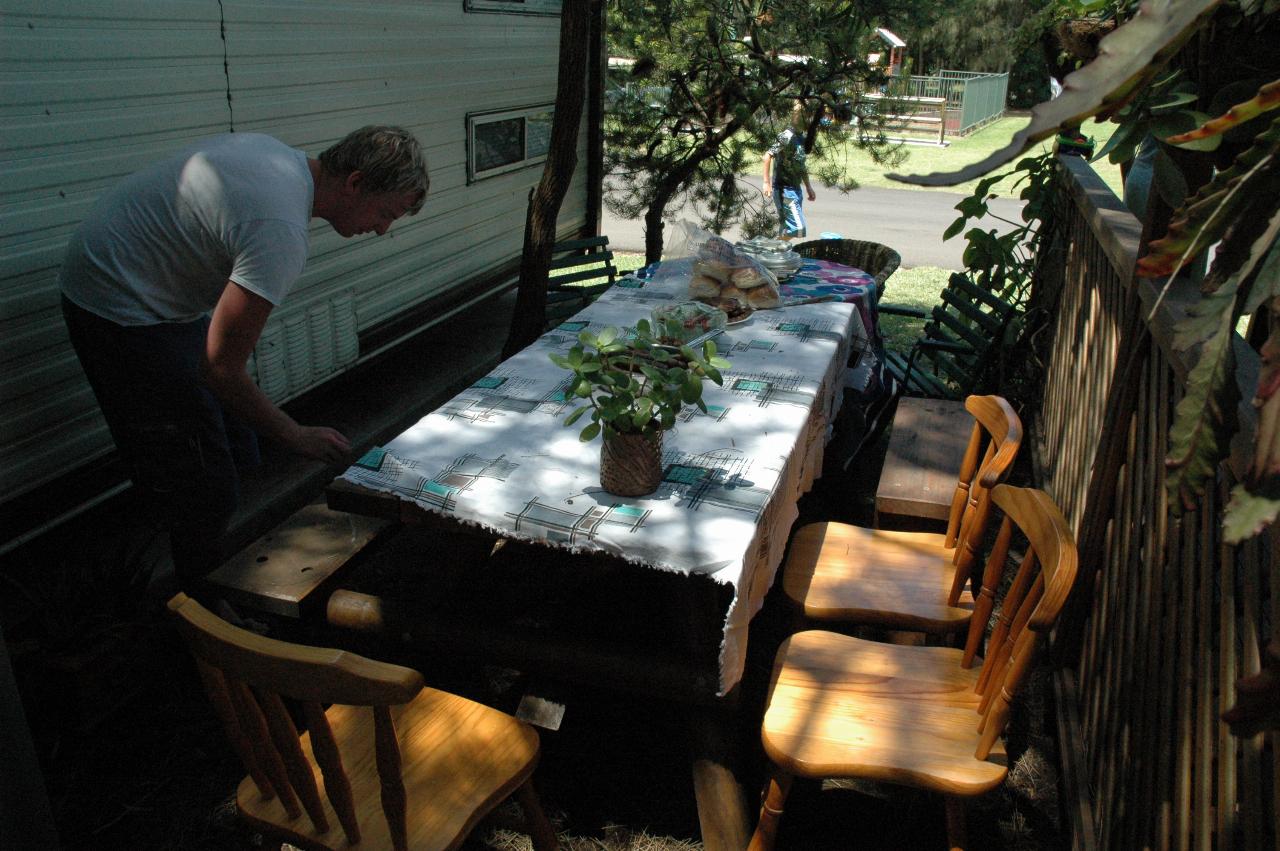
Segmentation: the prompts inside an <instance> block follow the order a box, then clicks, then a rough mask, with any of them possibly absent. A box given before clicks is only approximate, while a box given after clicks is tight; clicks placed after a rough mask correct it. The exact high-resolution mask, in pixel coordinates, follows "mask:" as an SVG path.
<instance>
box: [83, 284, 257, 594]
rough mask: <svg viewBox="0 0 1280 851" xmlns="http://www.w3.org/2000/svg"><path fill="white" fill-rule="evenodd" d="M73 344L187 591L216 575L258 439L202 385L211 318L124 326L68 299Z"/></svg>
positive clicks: (253, 461)
mask: <svg viewBox="0 0 1280 851" xmlns="http://www.w3.org/2000/svg"><path fill="white" fill-rule="evenodd" d="M62 314H63V317H64V318H65V319H66V322H67V329H68V331H70V333H71V343H72V345H73V346H74V347H75V351H76V355H77V357H79V359H80V364H81V366H83V367H84V371H85V374H86V375H87V376H88V378H89V384H90V386H91V387H92V388H93V393H94V396H95V397H96V398H97V400H98V405H99V407H100V408H101V409H102V414H103V416H104V417H105V418H106V420H107V425H108V427H109V428H110V429H111V436H112V438H113V439H114V440H115V443H116V448H117V449H118V450H119V452H120V456H121V458H123V460H124V461H125V463H126V465H127V466H128V470H129V473H130V476H131V477H132V478H133V483H134V485H136V486H137V487H138V488H139V490H140V491H141V492H142V493H143V495H144V496H145V497H146V498H147V499H148V501H149V502H150V503H151V508H152V510H154V511H155V512H157V514H158V516H159V517H160V519H161V521H162V522H163V523H164V525H165V526H166V527H167V528H168V529H169V534H170V540H171V542H172V546H173V562H174V570H175V572H176V573H177V576H178V582H179V584H180V585H181V586H182V587H183V589H184V590H188V591H192V590H196V586H197V585H198V581H199V579H200V578H201V577H202V576H204V574H206V573H207V572H209V571H210V570H212V569H213V568H214V567H215V566H216V560H215V559H216V553H217V549H216V542H217V539H218V537H219V536H220V535H221V534H222V533H223V532H224V531H225V530H226V528H227V524H228V522H230V520H231V515H232V513H233V512H234V511H235V508H236V504H237V503H238V501H239V497H240V477H239V474H238V472H237V465H239V466H250V465H253V464H256V463H257V462H258V457H259V456H258V446H257V440H256V437H255V436H254V434H253V432H252V431H250V430H249V429H248V428H246V427H245V426H244V425H242V424H241V423H239V422H238V421H236V420H234V419H233V418H231V417H230V416H229V415H227V414H225V412H224V411H223V410H222V406H221V405H220V404H219V403H218V400H217V399H216V398H214V396H213V394H212V393H211V392H210V391H209V390H208V388H207V387H205V386H204V385H203V384H202V383H201V382H200V360H201V356H202V353H203V351H204V347H205V338H206V336H207V334H208V328H209V321H208V319H207V318H204V319H199V320H196V321H194V322H167V323H162V324H158V325H145V326H123V325H117V324H116V323H114V322H111V321H110V320H107V319H103V318H102V317H100V316H97V315H96V314H94V313H91V312H89V311H87V310H84V309H83V308H81V307H79V306H77V305H75V304H73V303H72V302H71V301H69V300H68V299H66V298H65V297H64V298H63V299H62Z"/></svg>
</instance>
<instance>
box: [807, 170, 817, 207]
mask: <svg viewBox="0 0 1280 851" xmlns="http://www.w3.org/2000/svg"><path fill="white" fill-rule="evenodd" d="M804 189H805V192H807V193H808V194H809V200H810V201H812V200H814V199H815V198H817V197H818V196H817V195H816V194H814V191H813V186H812V185H811V184H810V183H809V172H807V171H806V172H805V173H804Z"/></svg>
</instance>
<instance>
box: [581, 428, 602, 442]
mask: <svg viewBox="0 0 1280 851" xmlns="http://www.w3.org/2000/svg"><path fill="white" fill-rule="evenodd" d="M599 433H600V424H599V423H592V424H591V425H589V426H587V427H586V428H584V429H583V430H582V433H581V434H579V435H578V440H581V441H582V442H583V443H586V442H587V441H588V440H591V439H592V438H593V437H595V436H596V435H597V434H599Z"/></svg>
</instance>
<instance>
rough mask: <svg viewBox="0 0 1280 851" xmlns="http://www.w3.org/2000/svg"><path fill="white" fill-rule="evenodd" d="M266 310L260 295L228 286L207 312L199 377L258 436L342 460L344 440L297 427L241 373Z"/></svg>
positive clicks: (316, 455)
mask: <svg viewBox="0 0 1280 851" xmlns="http://www.w3.org/2000/svg"><path fill="white" fill-rule="evenodd" d="M271 307H272V305H271V302H269V301H267V300H266V299H265V298H263V297H262V296H260V295H257V294H256V293H252V292H250V291H249V290H246V289H245V288H244V287H242V286H240V285H239V284H237V283H235V282H233V281H228V282H227V286H226V289H224V290H223V293H222V298H221V299H219V300H218V305H217V307H215V308H214V309H213V317H212V318H211V320H210V323H209V337H208V339H207V340H206V342H205V356H204V361H203V363H202V364H201V375H202V377H203V378H204V381H205V383H206V384H208V386H209V388H210V389H211V390H212V391H213V393H214V395H215V396H217V397H218V400H219V401H220V402H222V404H223V405H224V406H226V408H227V410H229V411H231V413H233V414H235V416H236V417H238V418H239V419H240V420H241V421H242V422H244V423H245V424H246V425H248V426H249V427H250V428H252V429H253V430H254V431H256V432H258V433H259V434H261V435H262V436H264V437H266V438H268V439H269V440H275V441H278V442H280V443H283V444H284V445H285V446H287V447H289V449H290V450H292V451H294V452H297V453H298V454H299V455H305V456H306V457H308V458H315V459H316V460H318V461H324V462H325V463H327V464H336V463H338V462H340V461H345V460H347V458H348V456H349V454H350V452H351V442H350V441H349V440H347V438H346V437H345V436H344V435H342V434H341V433H340V432H337V431H335V430H333V429H331V428H325V427H323V426H303V425H298V423H297V422H295V421H294V419H293V418H292V417H290V416H289V415H288V414H286V413H285V412H284V411H282V410H280V408H279V407H278V406H276V405H275V404H273V403H272V402H271V400H270V399H268V398H267V396H266V394H265V393H263V392H262V390H261V389H259V387H258V385H256V384H254V383H253V381H252V380H251V379H250V378H249V375H248V373H247V372H245V364H246V363H247V362H248V360H249V355H250V354H251V353H252V352H253V347H254V346H255V345H257V342H258V337H259V336H260V335H261V334H262V328H263V326H264V325H266V324H267V317H268V316H269V315H270V314H271Z"/></svg>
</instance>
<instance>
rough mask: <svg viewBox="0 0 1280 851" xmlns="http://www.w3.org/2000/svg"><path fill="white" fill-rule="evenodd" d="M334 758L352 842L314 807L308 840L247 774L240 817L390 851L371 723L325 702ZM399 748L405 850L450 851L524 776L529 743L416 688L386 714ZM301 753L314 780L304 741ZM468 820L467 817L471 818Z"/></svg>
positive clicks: (321, 842) (302, 824) (511, 726)
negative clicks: (345, 787) (325, 824)
mask: <svg viewBox="0 0 1280 851" xmlns="http://www.w3.org/2000/svg"><path fill="white" fill-rule="evenodd" d="M325 714H326V715H327V716H328V719H329V724H330V726H331V727H332V729H333V737H334V740H335V741H336V742H337V745H338V748H339V750H340V751H341V752H342V754H343V763H344V765H345V767H346V770H347V776H348V779H349V780H350V782H351V791H352V797H353V798H354V800H355V802H356V816H357V819H358V821H359V823H360V833H361V841H360V844H359V845H358V846H352V845H349V843H348V842H347V840H346V837H345V836H343V832H342V828H341V827H340V826H339V822H338V817H337V814H336V813H335V812H334V810H333V808H332V807H331V806H330V805H329V802H328V800H327V798H326V799H324V800H323V803H324V808H325V813H326V815H327V816H328V819H329V825H330V828H329V830H328V832H326V833H324V834H318V833H316V831H315V829H314V827H313V826H312V824H311V821H310V819H308V818H307V816H306V815H305V814H303V815H302V816H301V817H300V818H298V819H293V820H291V819H290V818H289V817H288V815H287V814H286V813H285V811H284V807H283V806H281V804H280V800H279V798H272V799H271V800H263V799H262V797H261V796H260V795H259V794H258V790H257V787H256V786H254V784H253V781H252V780H251V779H250V778H248V777H246V778H245V779H244V780H243V781H242V782H241V783H240V788H239V790H238V791H237V793H236V806H237V808H238V809H239V812H240V815H241V816H242V817H243V818H244V819H245V820H246V821H248V822H250V823H252V824H255V825H257V827H258V828H259V829H261V830H263V831H265V832H270V833H273V834H276V835H285V836H289V837H290V838H289V839H288V841H289V842H291V843H293V844H295V845H298V846H301V847H304V848H318V849H339V848H364V849H382V848H391V847H392V843H391V838H390V836H389V835H388V830H387V820H386V816H385V815H384V814H383V811H382V808H381V806H380V800H381V792H380V783H379V780H378V770H377V760H376V757H375V751H374V725H373V722H372V718H371V716H370V712H369V710H368V709H367V708H365V707H354V706H341V705H334V706H332V707H330V708H329V710H328V711H327V712H326V713H325ZM391 716H392V719H393V721H394V723H395V728H396V732H397V734H398V738H399V742H400V753H401V759H402V763H403V771H404V787H405V798H406V801H407V803H408V807H407V819H408V831H407V835H408V839H409V847H410V848H412V849H414V851H426V849H445V848H453V847H455V846H456V845H457V844H459V843H461V841H462V840H463V839H464V838H465V837H466V836H467V834H468V833H469V832H470V830H471V829H472V828H473V827H474V826H475V823H476V822H477V821H479V819H480V818H481V817H482V816H483V815H484V814H485V813H487V812H488V811H489V810H490V809H491V808H492V807H494V806H496V805H497V804H499V803H501V802H502V801H503V800H504V799H506V797H507V796H508V795H510V794H511V793H512V792H513V791H514V790H515V789H516V787H517V786H519V785H520V784H521V783H523V782H524V781H525V780H526V779H527V778H528V777H529V776H530V775H531V774H532V773H533V769H534V766H535V765H536V763H537V758H538V736H537V733H535V732H534V731H533V730H531V729H530V728H528V727H526V726H525V725H523V724H521V723H520V722H519V721H517V720H516V719H515V718H512V717H511V716H509V715H506V714H504V713H502V712H499V711H497V710H495V709H491V708H489V707H487V706H485V705H483V704H480V703H475V702H474V701H471V700H467V699H466V698H463V697H459V696H457V695H453V694H449V693H447V692H442V691H437V690H435V689H431V688H424V689H423V690H422V691H421V692H419V693H418V695H417V696H416V697H415V698H414V699H413V700H412V701H410V702H409V703H405V704H402V705H400V706H393V707H391ZM302 748H303V752H304V753H305V755H306V757H307V760H308V762H310V763H311V766H312V769H313V771H314V773H315V775H316V781H317V784H320V783H322V780H321V776H320V772H319V769H318V768H317V766H316V761H315V757H314V754H313V753H312V750H311V739H310V735H309V734H304V735H303V736H302ZM473 814H474V816H473Z"/></svg>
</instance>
